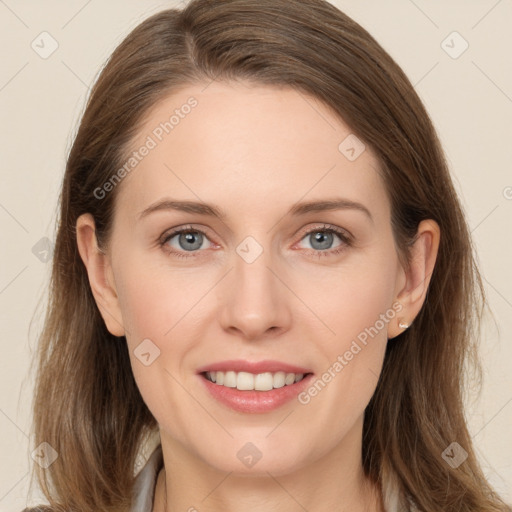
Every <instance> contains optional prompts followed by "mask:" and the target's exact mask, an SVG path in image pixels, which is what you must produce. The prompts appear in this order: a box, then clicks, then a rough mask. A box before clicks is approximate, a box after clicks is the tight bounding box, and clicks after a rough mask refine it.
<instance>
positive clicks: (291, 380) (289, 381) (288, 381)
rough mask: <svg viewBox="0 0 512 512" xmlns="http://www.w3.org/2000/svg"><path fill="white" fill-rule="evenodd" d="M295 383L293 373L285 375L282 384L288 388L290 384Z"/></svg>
mask: <svg viewBox="0 0 512 512" xmlns="http://www.w3.org/2000/svg"><path fill="white" fill-rule="evenodd" d="M294 382H295V373H287V374H286V377H285V378H284V383H285V384H286V385H287V386H289V385H290V384H293V383H294Z"/></svg>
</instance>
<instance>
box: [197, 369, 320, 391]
mask: <svg viewBox="0 0 512 512" xmlns="http://www.w3.org/2000/svg"><path fill="white" fill-rule="evenodd" d="M201 375H202V376H203V377H204V378H205V379H207V380H209V381H210V382H214V383H215V384H217V385H218V386H224V387H228V388H236V389H238V390H239V391H270V390H272V389H278V388H282V387H284V386H292V385H293V384H295V383H297V382H300V381H301V380H302V379H304V378H305V377H307V376H308V375H311V374H310V373H287V372H264V373H258V374H254V373H249V372H235V371H226V372H221V371H216V372H215V371H210V372H202V373H201Z"/></svg>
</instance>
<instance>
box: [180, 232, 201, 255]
mask: <svg viewBox="0 0 512 512" xmlns="http://www.w3.org/2000/svg"><path fill="white" fill-rule="evenodd" d="M202 237H203V235H202V234H201V233H198V232H197V231H194V232H189V233H181V234H180V236H179V244H180V247H182V248H183V249H185V250H186V251H193V250H195V249H199V248H201V245H202V244H203V238H202ZM194 238H197V239H199V241H196V242H195V244H194ZM182 242H186V243H185V244H183V243H182Z"/></svg>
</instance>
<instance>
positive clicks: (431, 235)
mask: <svg viewBox="0 0 512 512" xmlns="http://www.w3.org/2000/svg"><path fill="white" fill-rule="evenodd" d="M440 238H441V230H440V228H439V225H438V224H437V222H435V221H434V220H432V219H428V220H423V221H422V222H420V224H419V226H418V231H417V234H416V239H415V242H414V244H413V245H412V246H411V258H410V262H409V268H408V269H403V271H404V274H405V284H404V285H403V286H402V288H401V289H400V291H399V292H398V294H397V297H396V300H397V301H398V302H400V304H401V305H402V310H401V311H400V312H399V313H398V314H397V316H396V318H395V320H394V321H393V323H392V324H390V327H389V330H388V339H391V338H394V337H395V336H398V335H399V334H401V333H402V332H403V331H404V330H405V329H407V327H408V326H410V325H411V324H412V322H413V320H414V318H416V316H417V315H418V313H419V312H420V309H421V307H422V306H423V303H424V302H425V298H426V296H427V291H428V287H429V284H430V278H431V276H432V272H433V271H434V265H435V262H436V258H437V251H438V249H439V240H440Z"/></svg>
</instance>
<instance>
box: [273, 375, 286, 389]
mask: <svg viewBox="0 0 512 512" xmlns="http://www.w3.org/2000/svg"><path fill="white" fill-rule="evenodd" d="M284 378H285V373H284V372H276V373H274V387H275V388H282V387H283V386H284Z"/></svg>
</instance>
